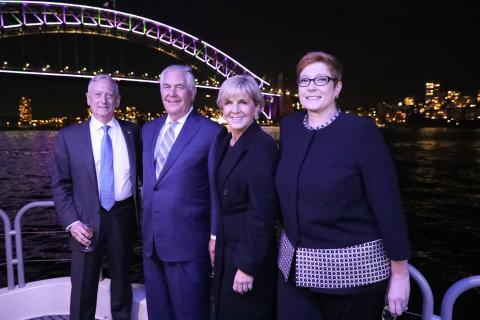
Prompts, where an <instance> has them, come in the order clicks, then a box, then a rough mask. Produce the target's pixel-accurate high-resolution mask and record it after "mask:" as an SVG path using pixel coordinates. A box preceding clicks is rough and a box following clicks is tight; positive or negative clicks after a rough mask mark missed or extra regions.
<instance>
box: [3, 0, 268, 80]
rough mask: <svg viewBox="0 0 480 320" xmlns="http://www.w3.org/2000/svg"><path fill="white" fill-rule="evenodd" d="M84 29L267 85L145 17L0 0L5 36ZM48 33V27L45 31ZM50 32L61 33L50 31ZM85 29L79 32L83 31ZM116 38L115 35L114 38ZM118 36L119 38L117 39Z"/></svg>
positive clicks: (213, 51) (194, 40)
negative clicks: (140, 41) (165, 49)
mask: <svg viewBox="0 0 480 320" xmlns="http://www.w3.org/2000/svg"><path fill="white" fill-rule="evenodd" d="M61 24H64V25H65V26H70V27H75V26H83V27H86V28H82V29H86V30H87V31H85V32H90V33H92V32H93V33H100V30H101V29H116V30H118V31H122V33H123V34H124V35H127V36H132V35H133V34H135V35H136V36H137V37H138V36H144V37H148V38H149V39H153V40H156V41H158V44H156V45H155V46H156V47H157V49H158V48H160V44H162V43H163V44H166V45H169V46H171V47H173V48H174V49H176V50H178V51H180V52H182V53H185V54H188V55H189V56H193V57H195V58H196V59H198V60H199V61H201V62H203V63H204V64H205V65H207V66H208V67H209V68H211V69H213V70H214V71H215V72H216V73H218V74H220V75H222V76H223V77H226V78H228V77H231V76H233V75H235V74H249V75H251V76H252V77H254V78H255V79H257V81H258V82H259V83H260V87H262V88H263V86H264V85H266V86H270V84H269V83H268V82H267V81H265V80H263V79H262V78H260V77H259V76H257V75H256V74H254V73H253V72H252V71H250V70H249V69H247V68H246V67H245V66H243V65H242V64H240V63H239V62H238V61H236V60H235V59H233V58H232V57H230V56H229V55H227V54H226V53H224V52H222V51H221V50H219V49H217V48H215V47H214V46H212V45H210V44H208V43H207V42H205V41H202V40H200V39H198V38H197V37H195V36H193V35H190V34H188V33H186V32H183V31H181V30H179V29H176V28H174V27H172V26H169V25H166V24H163V23H161V22H158V21H154V20H151V19H148V18H145V17H141V16H137V15H133V14H129V13H125V12H120V11H116V10H111V9H105V8H97V7H92V6H85V5H79V4H70V3H55V2H45V1H11V0H10V1H7V0H0V33H2V35H3V36H4V37H6V36H15V34H12V33H13V31H15V29H20V28H23V29H22V31H23V32H27V33H30V34H33V33H40V32H44V30H39V29H38V28H30V29H29V27H32V26H46V27H49V26H58V25H61ZM46 29H47V30H48V28H46ZM50 31H52V32H63V31H59V30H56V29H51V30H50ZM83 31H84V30H82V32H83ZM113 36H114V37H115V35H113ZM117 37H119V38H120V37H121V36H119V35H118V36H117Z"/></svg>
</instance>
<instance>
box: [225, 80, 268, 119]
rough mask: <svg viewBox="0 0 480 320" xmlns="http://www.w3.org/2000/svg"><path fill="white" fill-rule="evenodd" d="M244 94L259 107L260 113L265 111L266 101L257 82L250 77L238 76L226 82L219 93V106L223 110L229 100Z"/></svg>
mask: <svg viewBox="0 0 480 320" xmlns="http://www.w3.org/2000/svg"><path fill="white" fill-rule="evenodd" d="M243 94H245V95H248V96H250V97H251V98H252V100H253V102H254V103H255V105H256V106H258V107H259V111H261V110H263V107H264V106H265V100H263V97H262V92H261V91H260V87H259V86H258V84H257V82H256V81H255V80H254V79H253V78H252V77H251V76H249V75H236V76H233V77H231V78H228V79H227V80H225V81H224V82H223V83H222V86H221V87H220V91H219V92H218V97H217V105H218V107H219V108H220V109H222V108H223V106H224V105H225V104H226V101H227V100H228V99H229V98H231V97H237V96H239V95H243Z"/></svg>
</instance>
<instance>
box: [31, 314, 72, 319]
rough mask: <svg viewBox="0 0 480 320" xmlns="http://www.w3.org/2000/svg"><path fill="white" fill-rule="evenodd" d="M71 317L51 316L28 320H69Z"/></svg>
mask: <svg viewBox="0 0 480 320" xmlns="http://www.w3.org/2000/svg"><path fill="white" fill-rule="evenodd" d="M69 319H70V316H69V315H67V314H65V315H51V316H44V317H39V318H31V319H28V320H69Z"/></svg>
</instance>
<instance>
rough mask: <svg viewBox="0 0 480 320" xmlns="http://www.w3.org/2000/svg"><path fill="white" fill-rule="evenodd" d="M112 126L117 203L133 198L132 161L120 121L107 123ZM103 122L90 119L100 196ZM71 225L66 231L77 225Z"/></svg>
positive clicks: (111, 136) (110, 131)
mask: <svg viewBox="0 0 480 320" xmlns="http://www.w3.org/2000/svg"><path fill="white" fill-rule="evenodd" d="M107 125H109V126H110V129H109V130H108V135H109V136H110V139H112V149H113V184H114V188H115V201H121V200H125V199H127V198H128V197H130V196H132V180H131V176H130V160H129V158H128V150H127V143H126V142H125V137H124V136H123V132H122V128H121V127H120V124H119V123H118V121H117V120H116V119H115V118H113V119H112V120H110V122H108V123H107ZM103 126H104V124H103V122H100V121H98V120H97V119H95V117H94V116H92V117H91V119H90V138H91V141H92V152H93V160H94V162H95V171H96V173H97V186H98V194H100V162H101V152H102V150H101V149H102V138H103V135H104V131H103V129H102V127H103ZM77 222H79V220H78V221H75V222H73V223H71V224H70V225H69V226H68V227H67V228H66V230H67V231H69V230H70V227H71V226H72V225H73V224H74V223H77Z"/></svg>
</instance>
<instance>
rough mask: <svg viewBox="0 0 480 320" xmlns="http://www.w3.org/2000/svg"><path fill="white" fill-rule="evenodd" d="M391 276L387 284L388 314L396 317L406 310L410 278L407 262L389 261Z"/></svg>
mask: <svg viewBox="0 0 480 320" xmlns="http://www.w3.org/2000/svg"><path fill="white" fill-rule="evenodd" d="M390 263H391V267H392V275H391V276H390V282H389V284H388V292H387V299H388V308H389V310H390V313H392V314H395V315H397V316H399V315H401V314H402V313H403V312H405V311H406V310H407V306H408V297H409V296H410V276H409V273H408V262H407V260H403V261H393V260H392V261H391V262H390Z"/></svg>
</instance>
